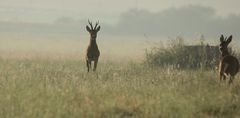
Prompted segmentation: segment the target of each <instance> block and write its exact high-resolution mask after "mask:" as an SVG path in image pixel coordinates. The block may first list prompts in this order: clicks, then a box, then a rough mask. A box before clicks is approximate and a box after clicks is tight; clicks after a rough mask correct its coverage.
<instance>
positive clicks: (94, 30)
mask: <svg viewBox="0 0 240 118" xmlns="http://www.w3.org/2000/svg"><path fill="white" fill-rule="evenodd" d="M88 23H89V26H90V27H89V26H88V25H87V26H86V29H87V31H88V32H89V33H90V36H91V40H96V38H97V33H98V31H99V30H100V28H101V27H100V26H99V22H96V24H95V26H94V27H93V25H92V22H90V21H89V20H88Z"/></svg>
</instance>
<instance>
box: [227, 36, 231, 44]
mask: <svg viewBox="0 0 240 118" xmlns="http://www.w3.org/2000/svg"><path fill="white" fill-rule="evenodd" d="M231 41H232V35H231V36H229V37H228V39H227V43H230V42H231Z"/></svg>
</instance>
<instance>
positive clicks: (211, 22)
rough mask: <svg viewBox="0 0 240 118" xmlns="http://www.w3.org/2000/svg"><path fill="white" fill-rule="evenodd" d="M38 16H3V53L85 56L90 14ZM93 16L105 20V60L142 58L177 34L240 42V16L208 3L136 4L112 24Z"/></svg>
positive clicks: (0, 35) (100, 38) (102, 35)
mask: <svg viewBox="0 0 240 118" xmlns="http://www.w3.org/2000/svg"><path fill="white" fill-rule="evenodd" d="M6 13H7V12H6ZM23 15H24V14H23ZM39 17H40V16H39ZM41 17H42V16H41ZM36 19H38V20H36V22H33V21H28V20H6V19H5V20H3V19H2V20H0V26H1V27H0V38H1V39H0V51H1V55H4V56H5V57H12V58H13V57H16V58H20V57H31V56H35V57H37V55H44V56H45V57H51V56H52V57H53V56H55V57H69V58H70V57H76V58H81V59H83V58H84V53H85V49H86V47H87V45H88V43H89V34H88V32H87V31H86V30H85V26H86V25H87V20H88V19H89V17H86V16H84V15H83V16H82V17H73V16H67V15H66V16H64V15H63V16H60V17H58V18H56V19H54V18H52V17H49V18H48V17H46V18H45V20H43V19H41V18H38V17H37V18H36ZM46 19H52V21H51V20H48V21H47V20H46ZM53 19H54V20H53ZM116 19H117V20H116ZM90 20H92V21H93V22H96V21H98V20H99V21H100V25H101V31H100V32H99V33H98V38H97V42H98V44H99V48H100V51H101V52H102V53H101V56H102V58H104V59H110V58H111V59H139V58H142V57H143V56H144V51H145V49H146V48H149V47H151V46H152V45H153V44H156V43H159V42H162V43H166V42H168V40H170V39H174V38H176V37H178V36H181V37H183V38H184V39H186V41H187V42H194V41H196V42H197V41H198V40H197V39H199V38H200V37H201V36H202V35H204V37H205V38H206V42H209V43H210V44H213V45H217V43H218V41H219V37H220V35H221V34H224V35H226V36H228V35H233V37H234V38H233V42H234V43H232V46H233V47H237V46H238V45H239V39H240V34H239V31H240V22H239V21H240V15H239V14H238V13H234V12H232V13H228V14H225V15H219V10H216V8H214V7H208V6H206V5H205V6H203V5H185V6H178V7H168V8H166V9H164V10H151V9H145V8H144V7H140V8H131V9H128V10H125V11H122V12H121V13H119V15H116V17H114V18H113V20H116V21H115V22H114V23H113V22H109V21H110V20H111V18H110V17H106V19H104V17H101V18H99V19H98V18H92V19H90ZM39 21H44V22H39Z"/></svg>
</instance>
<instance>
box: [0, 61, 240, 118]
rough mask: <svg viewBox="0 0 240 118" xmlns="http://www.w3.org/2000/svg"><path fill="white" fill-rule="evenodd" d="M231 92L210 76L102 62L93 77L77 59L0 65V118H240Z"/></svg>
mask: <svg viewBox="0 0 240 118" xmlns="http://www.w3.org/2000/svg"><path fill="white" fill-rule="evenodd" d="M239 82H240V76H239V75H238V76H237V77H236V79H235V81H234V85H233V86H228V85H227V84H226V83H224V82H223V83H221V84H220V83H219V82H218V81H217V72H216V71H214V70H212V71H211V70H207V71H206V70H176V69H172V68H148V67H146V66H144V65H142V64H141V63H139V62H133V61H124V62H119V61H118V62H115V61H100V63H99V68H98V70H97V72H96V73H93V72H90V73H87V70H86V67H85V63H83V62H82V61H81V60H75V59H37V58H35V59H1V60H0V116H1V118H79V117H82V118H95V117H97V118H113V117H114V118H115V117H116V118H118V117H136V118H141V117H142V118H203V117H204V118H208V117H211V118H215V117H220V118H221V117H222V118H225V117H229V118H234V117H236V118H237V117H239V116H240V83H239Z"/></svg>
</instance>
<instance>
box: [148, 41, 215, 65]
mask: <svg viewBox="0 0 240 118" xmlns="http://www.w3.org/2000/svg"><path fill="white" fill-rule="evenodd" d="M145 54H146V60H145V64H147V65H148V66H151V67H156V66H157V67H159V66H161V67H169V66H173V67H174V68H184V69H199V68H202V69H207V68H208V69H209V68H210V69H214V68H215V67H216V65H217V64H218V60H219V49H218V46H210V45H208V44H204V43H203V42H201V44H198V45H187V44H185V43H184V40H183V39H182V38H181V37H178V38H176V39H174V40H172V41H171V43H170V45H169V46H168V47H164V46H154V47H153V48H151V49H150V50H147V51H146V53H145Z"/></svg>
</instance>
